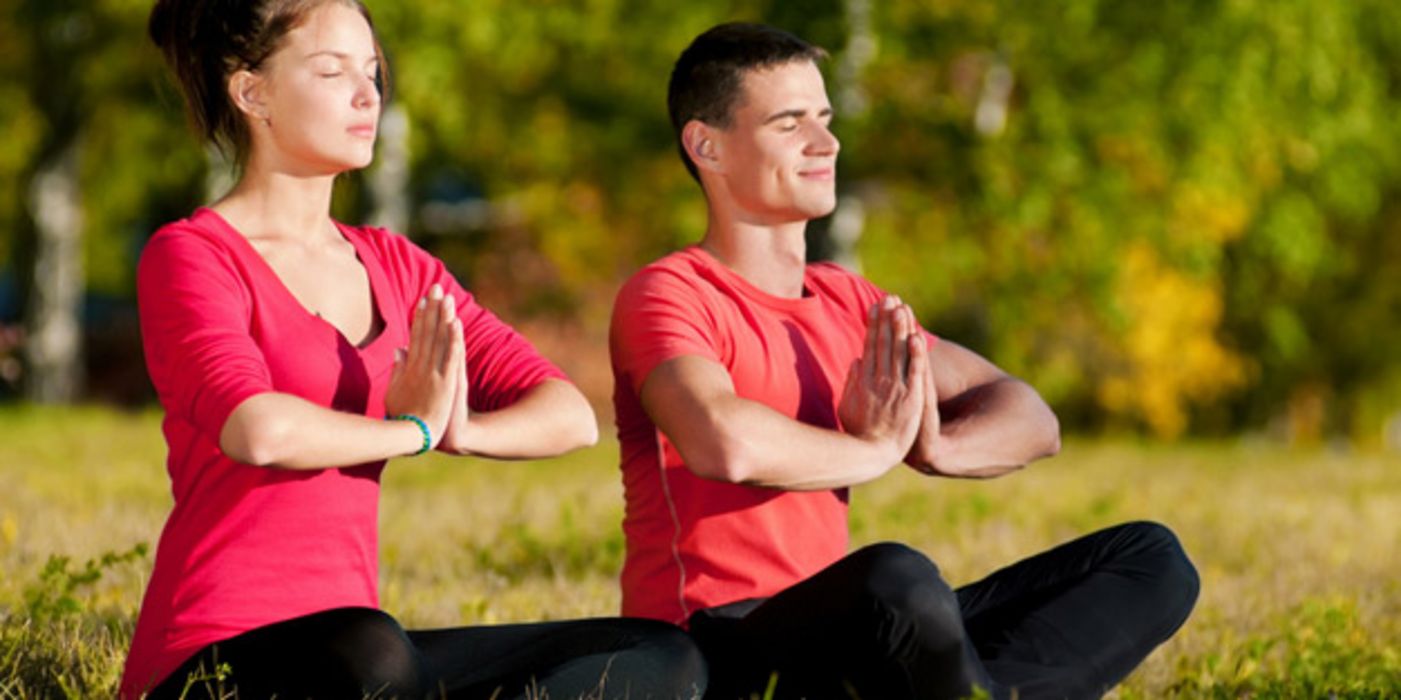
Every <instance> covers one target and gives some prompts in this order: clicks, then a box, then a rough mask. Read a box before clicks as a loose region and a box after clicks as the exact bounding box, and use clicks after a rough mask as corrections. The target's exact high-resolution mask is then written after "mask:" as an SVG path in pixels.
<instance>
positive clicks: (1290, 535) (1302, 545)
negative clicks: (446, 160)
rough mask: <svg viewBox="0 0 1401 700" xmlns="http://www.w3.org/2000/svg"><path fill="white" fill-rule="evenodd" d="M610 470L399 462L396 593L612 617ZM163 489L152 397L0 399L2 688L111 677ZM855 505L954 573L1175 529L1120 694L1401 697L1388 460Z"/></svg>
mask: <svg viewBox="0 0 1401 700" xmlns="http://www.w3.org/2000/svg"><path fill="white" fill-rule="evenodd" d="M616 464H617V445H616V444H615V443H611V442H606V443H605V444H603V445H601V446H600V447H597V448H594V449H592V450H588V451H586V452H584V453H582V454H578V455H572V456H570V457H568V458H565V459H561V460H555V461H552V462H539V463H494V462H487V461H480V460H472V459H460V460H457V459H450V458H447V457H442V456H438V455H432V456H428V457H424V458H419V459H404V460H397V461H395V462H393V463H392V464H391V465H390V466H389V469H388V471H387V472H386V476H385V490H384V500H383V507H382V512H381V525H382V538H381V562H382V566H381V586H382V591H383V596H382V597H383V602H384V606H385V608H386V609H388V610H389V611H390V612H392V613H394V614H396V615H398V616H399V617H400V618H401V619H402V620H403V621H404V622H405V623H406V624H408V625H410V626H436V625H458V624H472V623H491V622H507V621H520V620H538V619H558V618H569V617H579V616H585V615H609V614H615V613H616V611H617V605H618V592H617V585H616V576H617V571H618V567H619V566H620V565H621V561H622V553H623V541H622V536H621V533H620V531H619V522H620V520H621V517H622V502H621V499H622V489H621V486H620V484H619V480H618V477H617V466H616ZM169 498H170V496H169V491H168V482H167V480H166V477H165V471H164V447H163V445H162V442H161V437H160V428H159V416H158V415H156V414H154V413H149V412H147V413H139V414H128V413H119V412H113V411H109V410H106V409H96V408H84V409H76V410H41V409H33V408H13V407H12V408H5V409H0V567H3V569H0V570H2V571H3V576H0V616H3V627H0V697H51V696H53V697H104V696H110V695H111V694H112V691H113V688H114V687H115V683H116V680H117V674H118V673H119V670H120V662H121V659H122V658H123V655H124V653H125V645H126V640H127V638H128V637H129V635H130V626H131V622H132V620H133V619H134V615H135V613H136V609H137V606H138V604H139V601H140V596H141V592H142V590H143V587H144V584H145V575H146V573H147V572H148V571H149V567H150V565H151V555H150V554H146V555H144V556H142V555H141V554H139V553H134V554H131V555H130V556H129V557H128V559H129V561H128V560H123V559H122V558H121V556H119V555H122V554H123V553H132V552H133V548H134V547H135V546H136V545H137V544H139V543H142V542H145V543H147V544H148V545H150V546H151V547H152V548H154V545H155V541H156V539H157V538H158V537H159V534H160V527H161V524H162V523H163V522H164V517H165V513H166V510H167V509H168V508H169ZM852 500H853V506H852V516H851V518H852V529H853V534H854V544H856V545H859V544H863V543H867V542H872V541H876V540H886V539H889V540H899V541H904V542H908V543H910V544H911V545H913V546H915V547H917V548H919V549H921V550H923V551H925V552H927V553H928V554H929V555H930V556H931V557H932V558H934V560H935V561H936V562H938V564H939V565H940V567H941V568H942V569H943V571H944V573H945V575H946V576H947V577H948V578H949V580H950V581H951V582H952V583H954V584H955V585H958V584H961V583H966V582H968V581H971V580H974V579H976V578H978V577H980V576H982V575H984V574H986V573H989V572H990V571H992V570H993V569H995V568H996V567H998V566H1000V565H1002V564H1006V563H1009V562H1011V561H1013V560H1014V559H1016V558H1018V557H1022V556H1026V555H1028V554H1032V553H1034V552H1037V551H1040V550H1042V549H1045V548H1047V547H1050V546H1051V545H1053V544H1056V543H1058V542H1060V541H1063V540H1065V539H1068V538H1071V537H1074V536H1076V535H1078V534H1082V533H1084V532H1086V531H1088V530H1090V529H1093V528H1097V527H1101V526H1105V525H1109V524H1113V523H1117V522H1122V521H1125V520H1134V519H1152V520H1158V521H1161V522H1163V523H1165V524H1167V525H1169V526H1170V527H1172V528H1173V529H1174V530H1175V531H1176V532H1177V533H1178V535H1179V537H1181V539H1182V541H1183V544H1184V545H1185V546H1186V548H1187V551H1188V552H1189V554H1190V555H1191V556H1192V557H1193V559H1194V561H1195V562H1196V564H1197V566H1198V568H1199V570H1200V572H1201V576H1202V596H1201V599H1200V602H1199V603H1198V607H1197V610H1196V612H1195V613H1194V614H1193V617H1192V619H1191V620H1190V621H1189V622H1188V623H1187V625H1186V627H1185V628H1184V629H1183V630H1182V632H1181V633H1179V634H1178V635H1177V636H1176V637H1175V638H1173V639H1172V640H1171V641H1169V642H1168V643H1167V644H1166V645H1164V647H1163V648H1161V649H1160V650H1158V651H1157V652H1155V653H1154V654H1153V656H1152V657H1150V658H1149V660H1148V661H1147V662H1146V663H1145V664H1144V665H1143V666H1142V667H1141V668H1140V669H1139V670H1138V671H1137V672H1136V673H1135V674H1134V675H1133V676H1131V677H1130V678H1129V680H1128V681H1127V682H1126V683H1125V684H1124V685H1123V686H1121V687H1120V688H1119V689H1117V690H1116V691H1115V694H1116V695H1117V696H1118V697H1121V698H1145V697H1162V696H1165V695H1167V696H1172V695H1177V696H1183V697H1199V696H1208V697H1242V696H1250V697H1257V698H1258V697H1275V696H1291V697H1293V696H1297V697H1327V696H1329V695H1330V694H1334V693H1336V694H1337V696H1338V697H1371V696H1390V695H1396V694H1398V693H1401V681H1398V680H1397V679H1398V678H1401V590H1398V589H1401V563H1398V559H1397V557H1396V556H1395V552H1397V551H1401V460H1398V459H1397V458H1396V457H1395V456H1387V455H1382V454H1367V453H1352V452H1346V451H1322V450H1320V451H1310V452H1300V451H1289V450H1285V449H1282V448H1280V447H1277V446H1273V445H1270V444H1265V443H1258V442H1249V441H1240V442H1232V443H1215V444H1188V445H1148V444H1134V443H1130V442H1103V443H1099V442H1077V441H1071V442H1070V443H1069V444H1068V445H1067V447H1066V449H1065V451H1064V453H1063V454H1062V455H1061V456H1060V457H1057V458H1056V459H1054V460H1051V461H1049V462H1045V463H1043V464H1039V465H1037V466H1035V467H1034V468H1032V469H1029V470H1027V471H1026V472H1024V473H1021V474H1017V475H1014V476H1011V477H1009V478H1005V479H1000V480H995V481H991V482H960V481H950V480H930V479H927V478H924V477H921V476H919V475H917V474H915V473H914V472H912V471H910V470H906V469H903V468H901V469H897V471H896V472H895V473H892V474H891V475H889V476H887V477H885V478H883V479H881V480H880V481H878V482H877V483H875V484H872V485H870V486H867V487H863V488H860V489H857V490H856V492H855V494H854V496H853V499H852ZM104 555H111V556H109V557H108V560H107V561H106V562H104V561H103V559H102V558H103V556H104ZM55 557H60V558H61V557H67V559H66V560H63V561H62V566H61V567H60V566H58V565H55V564H54V563H53V562H54V561H55ZM89 560H91V564H87V562H89ZM85 567H86V568H85ZM46 571H47V572H48V573H47V574H45V572H46ZM92 572H96V574H95V575H93V574H92ZM65 591H67V594H66V599H65V597H64V592H65ZM65 600H66V602H65Z"/></svg>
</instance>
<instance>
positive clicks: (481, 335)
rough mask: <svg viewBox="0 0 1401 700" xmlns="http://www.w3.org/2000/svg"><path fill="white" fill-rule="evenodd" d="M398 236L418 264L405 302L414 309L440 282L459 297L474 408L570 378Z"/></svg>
mask: <svg viewBox="0 0 1401 700" xmlns="http://www.w3.org/2000/svg"><path fill="white" fill-rule="evenodd" d="M379 235H382V236H393V237H394V239H395V242H396V243H397V245H398V246H399V247H400V254H401V255H403V256H404V262H405V263H406V264H407V265H409V266H410V267H411V268H412V273H411V279H410V280H405V281H406V282H408V284H403V285H401V288H403V289H405V290H406V292H407V293H408V295H409V298H406V299H405V300H404V302H405V304H406V308H407V309H410V313H412V311H411V310H412V309H413V305H414V304H416V303H417V301H418V299H420V298H422V297H424V296H426V295H427V294H428V290H429V288H431V287H432V286H433V285H434V284H438V285H440V286H441V287H442V288H443V291H444V292H445V293H447V294H451V295H452V297H453V299H455V300H456V301H457V315H458V317H459V318H461V319H462V334H463V340H464V341H465V342H466V351H467V386H468V399H467V402H468V405H469V407H470V408H471V409H472V410H473V411H495V410H497V409H500V408H505V407H506V406H509V405H511V404H513V403H515V402H516V401H517V400H519V399H520V397H521V396H522V395H523V394H525V392H527V391H529V390H530V389H532V388H534V387H535V386H537V385H539V384H540V383H541V382H544V381H545V380H547V379H560V380H564V381H569V377H568V376H566V375H565V373H564V372H563V371H562V370H561V369H560V368H559V367H557V366H555V364H554V363H552V362H550V361H549V360H547V359H545V357H544V356H543V355H541V354H540V353H539V351H537V350H536V349H535V346H534V345H532V344H531V343H530V341H529V340H526V338H525V336H523V335H521V334H520V333H519V332H517V331H516V329H514V328H512V327H511V326H510V325H509V324H507V323H506V322H505V321H502V320H501V319H500V318H497V316H496V315H495V314H493V313H491V312H490V311H488V310H487V309H486V308H485V307H483V306H481V305H480V304H478V303H477V301H476V299H475V297H473V296H472V294H471V293H470V292H468V291H467V290H466V289H465V288H464V287H463V286H462V285H461V284H459V283H458V281H457V279H456V278H455V277H453V275H452V273H451V272H449V271H448V269H447V266H446V265H444V264H443V262H442V261H441V260H439V259H437V258H435V257H433V256H432V255H431V254H430V253H428V251H426V250H423V249H422V248H420V247H418V246H417V245H414V244H413V243H412V242H411V241H409V240H408V239H407V238H404V237H403V236H400V235H398V234H394V233H389V232H387V231H381V232H379Z"/></svg>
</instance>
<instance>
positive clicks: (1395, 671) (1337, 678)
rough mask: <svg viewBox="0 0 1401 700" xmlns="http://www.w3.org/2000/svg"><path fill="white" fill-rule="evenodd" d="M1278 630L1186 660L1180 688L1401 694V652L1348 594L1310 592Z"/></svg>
mask: <svg viewBox="0 0 1401 700" xmlns="http://www.w3.org/2000/svg"><path fill="white" fill-rule="evenodd" d="M1272 627H1273V628H1274V630H1273V632H1272V633H1269V634H1263V635H1252V636H1250V637H1248V638H1247V639H1245V640H1243V641H1241V642H1240V643H1238V644H1236V645H1234V646H1233V647H1232V648H1230V649H1226V650H1222V651H1219V652H1214V653H1210V654H1207V655H1206V656H1205V657H1204V658H1202V659H1200V660H1197V661H1195V662H1187V661H1185V660H1184V663H1183V664H1182V669H1181V674H1182V679H1181V680H1180V681H1178V682H1177V683H1176V684H1175V685H1174V686H1173V687H1172V689H1171V690H1172V693H1173V694H1174V695H1180V696H1183V697H1212V698H1240V697H1252V698H1382V697H1396V696H1397V695H1401V654H1399V653H1398V652H1397V648H1396V647H1395V646H1393V645H1387V644H1386V643H1385V642H1383V641H1382V640H1379V639H1377V638H1376V637H1375V635H1373V634H1372V633H1370V632H1369V631H1368V630H1367V628H1366V627H1365V626H1364V625H1363V621H1362V620H1361V619H1360V613H1359V611H1358V609H1357V606H1356V605H1355V604H1354V603H1352V602H1351V601H1349V600H1347V599H1343V598H1332V599H1323V600H1308V601H1305V602H1304V603H1302V604H1300V605H1299V606H1297V607H1296V608H1294V609H1293V610H1290V611H1288V612H1287V613H1284V614H1282V615H1279V616H1278V617H1276V618H1275V619H1274V620H1273V621H1272Z"/></svg>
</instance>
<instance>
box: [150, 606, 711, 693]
mask: <svg viewBox="0 0 1401 700" xmlns="http://www.w3.org/2000/svg"><path fill="white" fill-rule="evenodd" d="M219 664H227V665H228V667H229V670H230V672H231V675H230V676H229V677H228V678H226V679H224V680H223V681H219V680H217V679H215V678H214V677H213V676H214V673H213V670H214V669H215V668H216V667H217V666H218V665H219ZM705 679H706V671H705V661H704V659H703V658H702V657H701V655H700V652H699V651H698V650H697V649H696V646H695V644H694V643H693V642H692V641H691V639H690V638H689V637H687V636H686V634H685V633H684V632H682V631H681V630H680V629H678V628H676V627H674V626H672V625H668V624H665V623H661V622H656V621H653V620H637V619H597V620H574V621H568V622H542V623H535V624H522V625H500V626H490V627H461V628H454V629H441V630H421V631H415V630H409V631H406V630H404V629H403V628H402V627H401V626H400V625H399V623H398V622H397V621H395V619H394V618H393V617H390V616H389V615H388V614H386V613H384V612H381V611H379V610H373V609H370V608H338V609H335V610H328V611H325V612H320V613H316V614H314V615H307V616H305V617H298V618H295V619H291V620H287V621H284V622H279V623H276V624H272V625H268V626H266V627H260V628H258V629H255V630H252V631H250V632H246V633H244V634H241V635H239V636H237V637H233V638H232V639H227V640H224V641H222V642H219V643H217V644H214V645H211V646H209V647H206V648H205V649H204V650H202V651H201V652H200V653H198V654H196V655H195V656H194V657H193V658H191V659H190V660H188V661H186V662H185V663H184V664H183V665H182V666H181V667H180V668H179V669H177V670H176V671H175V672H174V673H172V674H171V675H170V676H169V677H168V678H166V680H165V681H164V682H162V683H161V684H160V685H159V686H157V687H156V689H155V690H154V691H152V693H151V694H150V696H149V697H150V698H151V699H152V700H165V699H166V698H180V697H184V698H187V699H188V700H194V699H196V698H199V699H203V698H218V699H220V700H223V699H224V698H234V697H236V698H239V700H265V699H266V698H270V697H273V696H276V697H277V698H278V700H301V699H302V698H318V700H324V699H326V698H332V699H337V700H338V699H339V698H349V699H351V700H360V699H361V698H425V697H431V698H440V697H446V698H497V699H501V700H504V699H505V698H539V699H542V700H543V699H544V698H550V699H551V700H574V698H578V697H588V698H599V699H604V698H630V699H632V700H644V699H645V698H654V699H656V700H673V699H674V698H687V699H691V698H699V697H700V696H701V694H703V693H704V692H705V685H706V683H705ZM187 686H188V691H186V689H187ZM234 688H237V695H233V694H231V693H230V692H229V691H231V690H232V689H234ZM182 692H183V693H184V694H183V695H182Z"/></svg>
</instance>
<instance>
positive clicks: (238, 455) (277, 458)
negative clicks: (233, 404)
mask: <svg viewBox="0 0 1401 700" xmlns="http://www.w3.org/2000/svg"><path fill="white" fill-rule="evenodd" d="M290 438H291V426H290V425H289V424H288V422H287V421H285V420H281V419H279V418H278V417H276V416H269V415H259V414H258V412H256V411H250V412H249V413H248V414H247V415H239V411H237V410H235V411H234V414H233V415H231V416H230V417H229V420H228V421H227V422H225V423H224V429H223V431H221V433H220V435H219V449H221V450H223V452H224V454H226V455H228V457H229V458H230V459H232V460H234V461H235V462H239V463H241V464H247V465H250V466H254V467H277V466H280V465H281V464H282V462H283V460H284V459H286V455H285V454H284V452H285V450H286V448H287V445H288V441H289V440H290Z"/></svg>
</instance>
